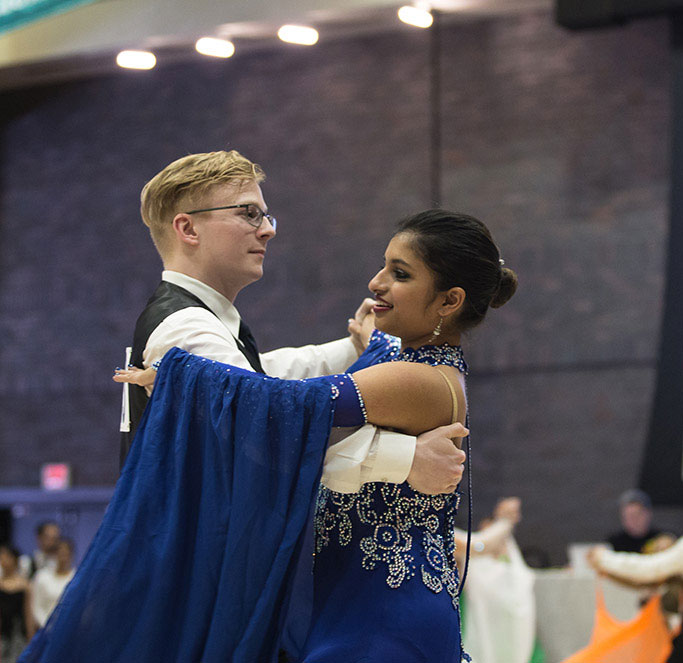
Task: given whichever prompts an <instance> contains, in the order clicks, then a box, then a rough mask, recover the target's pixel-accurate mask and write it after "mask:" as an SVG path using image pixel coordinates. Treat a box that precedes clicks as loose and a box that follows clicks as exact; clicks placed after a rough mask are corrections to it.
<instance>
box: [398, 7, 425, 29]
mask: <svg viewBox="0 0 683 663" xmlns="http://www.w3.org/2000/svg"><path fill="white" fill-rule="evenodd" d="M398 17H399V18H400V19H401V20H402V21H403V22H404V23H407V24H408V25H414V26H415V27H416V28H428V27H429V26H430V25H431V24H432V23H433V22H434V17H433V16H432V15H431V13H430V12H429V11H427V10H426V9H418V8H417V7H411V6H410V5H406V6H405V7H401V8H400V9H399V10H398Z"/></svg>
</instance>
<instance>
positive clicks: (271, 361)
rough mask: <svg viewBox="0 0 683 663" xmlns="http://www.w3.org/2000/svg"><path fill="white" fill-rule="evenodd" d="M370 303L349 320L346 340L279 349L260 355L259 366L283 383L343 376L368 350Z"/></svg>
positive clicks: (365, 300) (372, 321)
mask: <svg viewBox="0 0 683 663" xmlns="http://www.w3.org/2000/svg"><path fill="white" fill-rule="evenodd" d="M374 303H375V302H374V301H373V300H372V299H364V300H363V302H362V303H361V305H360V306H359V307H358V309H357V310H356V312H355V313H354V316H353V318H350V319H349V321H348V323H349V325H348V329H349V334H350V336H348V337H347V338H342V339H339V340H338V341H332V342H330V343H324V344H322V345H304V346H303V347H300V348H281V349H279V350H273V351H272V352H266V353H264V354H261V363H262V365H263V368H264V370H265V371H266V373H268V375H272V376H274V377H278V378H286V379H294V380H298V379H302V378H315V377H318V376H320V375H333V374H334V373H343V372H344V371H345V370H346V369H347V368H348V367H349V366H351V364H353V363H354V362H355V361H356V359H358V357H359V356H360V355H361V354H362V352H363V350H365V348H366V347H367V346H368V341H369V340H370V334H371V333H372V330H373V329H374V319H375V316H374V314H373V313H372V307H373V305H374Z"/></svg>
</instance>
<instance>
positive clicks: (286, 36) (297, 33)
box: [277, 25, 318, 46]
mask: <svg viewBox="0 0 683 663" xmlns="http://www.w3.org/2000/svg"><path fill="white" fill-rule="evenodd" d="M277 36H278V37H280V39H282V41H286V42H288V43H289V44H302V45H304V46H312V45H313V44H315V43H316V42H317V41H318V31H317V30H316V29H315V28H307V27H305V26H303V25H283V26H282V27H281V28H280V29H279V30H278V31H277Z"/></svg>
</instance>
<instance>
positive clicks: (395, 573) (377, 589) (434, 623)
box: [302, 332, 469, 663]
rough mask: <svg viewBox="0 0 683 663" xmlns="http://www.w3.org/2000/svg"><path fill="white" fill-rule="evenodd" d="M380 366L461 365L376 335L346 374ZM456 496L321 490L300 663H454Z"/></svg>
mask: <svg viewBox="0 0 683 663" xmlns="http://www.w3.org/2000/svg"><path fill="white" fill-rule="evenodd" d="M382 361H413V362H421V363H427V364H431V365H434V366H436V365H448V366H455V367H456V368H458V370H460V371H461V372H462V373H465V372H466V365H465V362H464V360H463V357H462V350H461V348H459V347H452V346H447V345H442V346H438V347H437V346H424V347H422V348H419V349H418V350H413V349H407V350H405V351H403V352H401V351H400V348H399V346H398V340H397V339H394V338H392V337H389V336H386V335H384V334H382V333H380V332H375V333H374V334H373V337H372V340H371V343H370V345H369V347H368V350H367V351H366V353H365V355H364V356H363V357H361V359H360V360H359V362H358V363H357V365H354V366H353V367H352V368H351V371H353V370H358V369H359V368H363V367H364V366H367V365H370V364H373V363H379V362H382ZM458 501H459V497H458V496H457V495H436V496H430V495H424V494H422V493H418V492H416V491H414V490H412V489H411V488H410V486H409V485H408V484H407V483H403V484H400V485H397V484H389V483H371V484H365V485H364V486H363V488H362V489H361V490H360V491H359V492H358V493H351V494H343V493H337V492H334V491H331V490H329V489H328V488H325V487H321V488H320V490H319V493H318V499H317V506H316V513H315V569H314V599H313V600H314V604H313V622H312V626H311V630H310V632H309V635H308V638H307V641H306V644H305V646H304V651H303V656H302V663H361V662H362V663H423V662H424V663H427V662H429V663H460V662H461V660H469V657H468V656H467V654H465V653H464V652H463V651H462V646H461V638H460V614H459V604H458V590H459V578H458V571H457V568H456V566H455V559H454V552H455V543H454V539H453V528H454V517H455V514H456V511H457V507H458Z"/></svg>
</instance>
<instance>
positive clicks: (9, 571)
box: [0, 545, 29, 663]
mask: <svg viewBox="0 0 683 663" xmlns="http://www.w3.org/2000/svg"><path fill="white" fill-rule="evenodd" d="M0 568H2V578H0V661H2V663H15V661H16V659H17V657H18V656H19V654H21V651H22V650H23V648H24V647H25V646H26V633H27V628H26V627H27V623H28V618H29V614H28V590H29V585H28V580H26V578H24V576H22V575H21V573H20V572H19V553H18V552H17V551H16V550H15V549H14V548H12V547H11V546H8V545H1V546H0Z"/></svg>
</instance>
